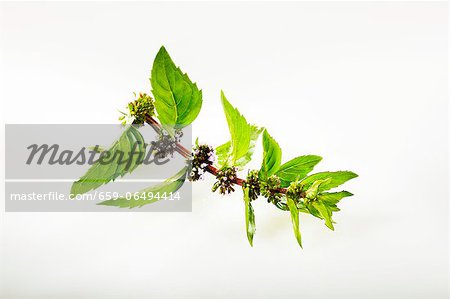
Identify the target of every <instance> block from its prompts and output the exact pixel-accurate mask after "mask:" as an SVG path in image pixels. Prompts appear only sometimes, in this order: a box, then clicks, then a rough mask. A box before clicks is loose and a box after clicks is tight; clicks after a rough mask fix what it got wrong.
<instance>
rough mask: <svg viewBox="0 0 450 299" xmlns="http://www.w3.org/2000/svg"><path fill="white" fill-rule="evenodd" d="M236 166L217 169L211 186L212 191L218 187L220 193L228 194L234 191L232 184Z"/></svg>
mask: <svg viewBox="0 0 450 299" xmlns="http://www.w3.org/2000/svg"><path fill="white" fill-rule="evenodd" d="M236 172H237V168H236V167H222V168H221V169H219V171H217V174H216V179H217V181H216V182H215V183H214V185H213V187H212V191H213V192H215V191H216V190H217V189H219V193H220V194H227V193H228V194H229V193H231V192H233V191H234V188H233V184H234V181H235V179H236Z"/></svg>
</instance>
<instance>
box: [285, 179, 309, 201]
mask: <svg viewBox="0 0 450 299" xmlns="http://www.w3.org/2000/svg"><path fill="white" fill-rule="evenodd" d="M286 196H287V197H289V198H291V199H293V200H294V201H295V202H299V201H300V199H301V198H304V197H305V192H304V191H303V185H302V184H301V183H300V182H292V183H291V184H290V185H289V187H288V188H287V190H286Z"/></svg>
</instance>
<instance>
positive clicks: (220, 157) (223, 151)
mask: <svg viewBox="0 0 450 299" xmlns="http://www.w3.org/2000/svg"><path fill="white" fill-rule="evenodd" d="M230 153H231V141H228V142H225V143H224V144H222V145H219V146H218V147H216V155H217V164H219V165H220V166H225V165H228V160H229V159H230Z"/></svg>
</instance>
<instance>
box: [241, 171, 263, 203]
mask: <svg viewBox="0 0 450 299" xmlns="http://www.w3.org/2000/svg"><path fill="white" fill-rule="evenodd" d="M242 187H243V188H248V195H249V198H250V200H255V199H257V198H258V196H259V195H260V194H261V188H260V186H259V172H258V170H251V171H249V172H248V175H247V179H246V180H245V182H244V184H243V186H242Z"/></svg>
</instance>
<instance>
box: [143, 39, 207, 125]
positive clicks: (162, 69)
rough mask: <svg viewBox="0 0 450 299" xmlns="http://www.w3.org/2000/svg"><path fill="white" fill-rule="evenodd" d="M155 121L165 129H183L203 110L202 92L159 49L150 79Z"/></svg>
mask: <svg viewBox="0 0 450 299" xmlns="http://www.w3.org/2000/svg"><path fill="white" fill-rule="evenodd" d="M150 82H151V84H152V93H153V96H154V97H155V108H156V111H157V112H158V119H159V120H160V122H161V124H163V125H164V126H165V127H167V126H168V127H175V126H176V127H177V128H183V127H185V126H187V125H189V124H190V123H192V122H193V121H194V120H195V118H196V117H197V115H198V114H199V112H200V109H201V107H202V91H201V90H199V89H198V88H197V85H196V84H195V83H192V82H191V80H190V79H189V77H188V76H187V74H184V73H183V72H182V71H181V70H180V68H178V67H176V65H175V63H174V62H173V61H172V59H171V58H170V56H169V54H168V53H167V51H166V49H165V48H164V47H161V49H160V50H159V52H158V54H157V55H156V58H155V61H154V62H153V68H152V74H151V78H150Z"/></svg>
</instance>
